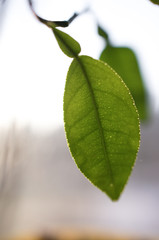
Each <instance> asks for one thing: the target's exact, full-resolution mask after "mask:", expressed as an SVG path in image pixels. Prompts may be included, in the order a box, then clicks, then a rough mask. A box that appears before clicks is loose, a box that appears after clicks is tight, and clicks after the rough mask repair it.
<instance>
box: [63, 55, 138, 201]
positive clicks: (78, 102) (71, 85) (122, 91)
mask: <svg viewBox="0 0 159 240" xmlns="http://www.w3.org/2000/svg"><path fill="white" fill-rule="evenodd" d="M64 122H65V131H66V136H67V140H68V144H69V147H70V151H71V153H72V156H73V157H74V159H75V161H76V163H77V166H78V167H79V168H80V170H81V171H82V172H83V173H84V175H85V176H86V177H87V178H88V179H89V180H90V181H91V182H92V183H93V184H94V185H96V186H97V187H98V188H100V189H101V190H102V191H104V192H105V193H107V194H108V195H109V197H110V198H111V199H112V200H117V199H118V198H119V196H120V193H121V191H122V190H123V188H124V186H125V184H126V182H127V180H128V177H129V175H130V173H131V171H132V167H133V165H134V162H135V158H136V155H137V152H138V148H139V139H140V134H139V119H138V113H137V110H136V107H135V104H134V101H133V99H132V97H131V94H130V92H129V90H128V88H127V87H126V86H125V84H124V83H123V81H122V80H121V78H120V77H119V76H118V75H117V74H116V73H115V72H114V71H113V70H112V69H111V68H110V67H109V66H108V65H107V64H105V63H103V62H101V61H98V60H94V59H92V58H90V57H88V56H80V57H77V58H76V59H74V60H73V62H72V64H71V66H70V69H69V72H68V75H67V80H66V86H65V93H64Z"/></svg>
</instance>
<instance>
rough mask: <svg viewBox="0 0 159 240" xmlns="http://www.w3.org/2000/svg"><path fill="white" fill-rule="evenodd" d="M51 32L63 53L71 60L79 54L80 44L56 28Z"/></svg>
mask: <svg viewBox="0 0 159 240" xmlns="http://www.w3.org/2000/svg"><path fill="white" fill-rule="evenodd" d="M52 30H53V33H54V35H55V38H56V40H57V42H58V44H59V47H60V48H61V50H62V51H63V53H65V54H66V55H67V56H68V57H71V58H74V57H76V56H77V55H78V54H79V53H80V51H81V47H80V44H79V43H78V42H77V41H76V40H75V39H73V38H72V37H71V36H69V35H68V34H66V33H64V32H62V31H60V30H59V29H57V28H53V29H52Z"/></svg>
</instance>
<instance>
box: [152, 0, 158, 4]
mask: <svg viewBox="0 0 159 240" xmlns="http://www.w3.org/2000/svg"><path fill="white" fill-rule="evenodd" d="M150 1H151V2H152V3H155V4H158V5H159V0H150Z"/></svg>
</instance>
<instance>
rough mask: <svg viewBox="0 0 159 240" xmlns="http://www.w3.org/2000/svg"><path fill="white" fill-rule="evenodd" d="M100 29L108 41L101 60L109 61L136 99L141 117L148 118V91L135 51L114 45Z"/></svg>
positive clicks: (142, 118)
mask: <svg viewBox="0 0 159 240" xmlns="http://www.w3.org/2000/svg"><path fill="white" fill-rule="evenodd" d="M100 29H101V28H99V29H98V32H99V34H100V36H102V37H104V39H105V41H106V42H107V46H106V48H105V49H104V50H103V52H102V53H101V56H100V60H102V61H104V62H106V63H108V64H109V65H110V66H111V67H112V68H113V69H115V71H116V72H117V73H118V74H119V75H120V76H121V78H122V79H123V81H124V82H125V84H126V85H127V86H128V88H129V90H130V92H131V94H132V96H133V98H134V100H135V103H136V106H137V109H138V111H139V116H140V119H141V120H144V119H146V118H147V102H146V91H145V87H144V83H143V79H142V76H141V73H140V69H139V65H138V61H137V58H136V56H135V53H134V52H133V51H132V50H131V49H130V48H127V47H114V46H112V44H110V42H108V41H109V39H108V35H107V37H105V36H104V34H101V32H102V31H103V30H102V29H101V30H100ZM103 32H104V31H103Z"/></svg>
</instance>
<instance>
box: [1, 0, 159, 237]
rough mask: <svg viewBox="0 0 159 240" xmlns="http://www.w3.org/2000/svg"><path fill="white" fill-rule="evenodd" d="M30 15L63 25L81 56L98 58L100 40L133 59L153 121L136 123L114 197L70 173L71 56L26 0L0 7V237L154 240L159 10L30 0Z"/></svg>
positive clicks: (145, 4)
mask: <svg viewBox="0 0 159 240" xmlns="http://www.w3.org/2000/svg"><path fill="white" fill-rule="evenodd" d="M33 3H34V8H35V10H36V12H37V13H38V14H39V15H40V16H41V17H43V18H46V19H50V20H67V19H69V18H70V17H71V16H72V15H73V13H74V12H80V11H82V10H83V9H85V8H86V7H90V11H89V12H87V13H85V14H83V15H81V16H79V17H78V18H77V19H75V20H74V22H72V24H71V25H70V26H69V27H68V28H66V29H63V30H64V31H65V32H67V33H68V34H70V35H71V36H72V37H74V38H75V39H76V40H77V41H78V42H79V43H80V45H81V48H82V52H81V54H85V55H89V56H91V57H94V58H97V59H98V58H99V56H100V53H101V51H102V50H103V48H104V41H103V40H102V38H101V37H99V36H98V34H97V23H100V24H101V26H102V27H103V28H105V29H106V30H107V32H108V33H109V34H110V38H111V41H112V42H113V43H114V45H117V46H128V47H131V48H133V49H134V51H135V52H136V54H137V56H138V60H139V63H140V68H141V72H142V75H143V78H144V82H145V86H146V89H147V92H148V100H149V109H150V113H151V116H150V119H149V121H146V122H145V123H142V125H141V147H140V151H139V155H138V159H137V162H136V166H135V168H134V171H133V173H132V176H131V177H130V181H129V183H128V185H127V186H126V189H125V190H124V192H123V194H122V196H121V198H120V200H119V201H118V202H111V201H110V199H109V198H108V197H107V196H106V195H105V194H103V193H102V192H100V191H99V190H98V189H96V188H95V187H94V186H92V185H91V183H89V182H88V180H87V179H85V177H84V176H83V175H82V174H81V173H80V171H79V170H78V169H77V167H76V165H75V163H74V161H73V160H72V158H71V156H70V153H69V150H68V148H67V144H66V140H65V134H64V130H63V92H64V86H65V79H66V75H67V71H68V68H69V65H70V63H71V61H72V60H71V59H69V58H68V57H66V56H65V55H64V54H63V53H62V52H61V50H60V49H59V47H58V45H57V42H56V40H55V38H54V36H53V33H52V31H51V30H50V29H48V28H47V27H46V26H44V25H43V24H41V23H40V22H38V20H37V19H36V18H35V17H34V15H33V14H32V12H31V10H30V8H29V5H28V2H27V0H14V1H12V0H6V1H5V2H4V4H2V0H1V1H0V173H1V175H0V236H4V235H6V236H7V237H9V236H16V235H25V234H28V235H30V234H35V233H38V234H42V233H45V232H49V231H53V232H55V231H57V230H61V229H90V230H91V229H93V230H97V231H101V232H108V233H114V232H115V233H116V234H118V233H119V235H120V234H128V235H130V236H145V237H148V238H149V239H153V237H156V238H157V237H159V206H158V199H159V189H158V180H159V174H158V169H159V148H158V142H159V94H158V89H159V67H158V63H159V44H158V43H159V29H158V23H159V6H156V5H153V4H152V3H151V2H149V1H148V0H140V1H138V0H129V1H127V0H120V1H119V0H75V1H73V0H68V1H63V0H58V1H54V0H45V1H44V0H34V2H33Z"/></svg>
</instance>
